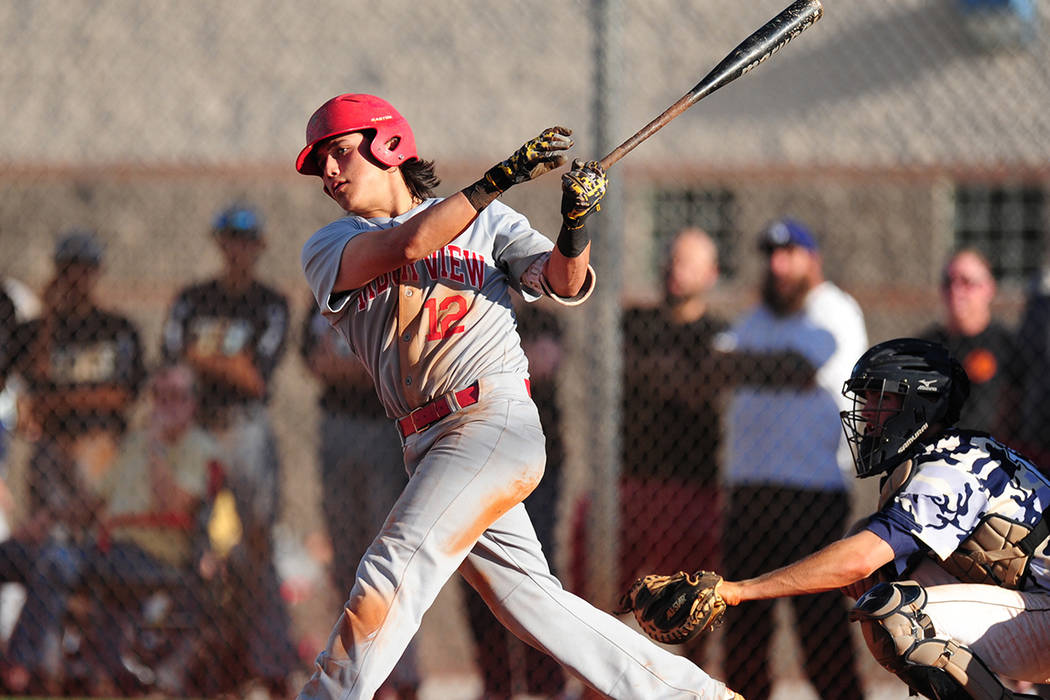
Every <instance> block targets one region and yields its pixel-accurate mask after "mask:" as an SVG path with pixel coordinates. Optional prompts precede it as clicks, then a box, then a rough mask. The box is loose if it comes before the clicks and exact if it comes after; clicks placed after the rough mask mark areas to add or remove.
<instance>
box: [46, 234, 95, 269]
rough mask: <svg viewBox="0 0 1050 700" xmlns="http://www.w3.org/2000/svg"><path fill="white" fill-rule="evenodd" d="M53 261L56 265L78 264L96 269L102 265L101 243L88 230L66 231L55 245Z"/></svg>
mask: <svg viewBox="0 0 1050 700" xmlns="http://www.w3.org/2000/svg"><path fill="white" fill-rule="evenodd" d="M53 260H54V262H55V264H56V265H69V264H73V263H80V264H82V265H91V266H94V267H98V266H99V265H101V264H102V243H100V242H99V240H98V236H97V235H96V234H95V232H94V231H91V230H89V229H72V230H69V231H66V232H65V233H63V234H62V235H61V236H59V237H58V241H57V242H56V243H55V254H54V257H53Z"/></svg>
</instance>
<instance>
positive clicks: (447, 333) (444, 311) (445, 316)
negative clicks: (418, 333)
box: [423, 294, 467, 340]
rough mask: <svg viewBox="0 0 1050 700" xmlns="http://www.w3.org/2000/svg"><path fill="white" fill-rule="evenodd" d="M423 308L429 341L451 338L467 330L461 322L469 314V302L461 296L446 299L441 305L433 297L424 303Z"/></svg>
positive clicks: (456, 295) (455, 295)
mask: <svg viewBox="0 0 1050 700" xmlns="http://www.w3.org/2000/svg"><path fill="white" fill-rule="evenodd" d="M423 308H424V310H425V311H426V315H427V340H442V339H444V338H451V337H452V336H453V335H455V334H456V333H462V332H463V331H464V330H466V326H463V325H461V324H460V323H459V320H460V319H461V318H463V317H464V316H465V315H466V313H467V300H466V299H464V298H463V297H462V296H460V295H459V294H454V295H452V296H448V297H445V298H444V299H442V300H441V303H438V300H437V299H434V298H433V297H431V298H430V299H427V300H426V301H425V302H424V303H423Z"/></svg>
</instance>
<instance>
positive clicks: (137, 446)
mask: <svg viewBox="0 0 1050 700" xmlns="http://www.w3.org/2000/svg"><path fill="white" fill-rule="evenodd" d="M151 397H152V401H151V410H150V413H149V416H148V420H147V423H146V425H145V426H143V427H140V428H138V429H136V430H132V431H131V432H129V433H128V435H127V436H126V437H125V438H124V440H123V442H122V444H121V449H120V453H119V456H118V457H117V460H116V463H115V464H114V465H113V468H112V469H111V470H110V471H109V472H108V473H107V474H106V475H105V477H104V478H103V479H102V480H101V482H100V483H99V484H97V486H96V487H95V488H94V489H93V491H94V495H95V498H93V499H92V503H93V504H94V505H95V507H96V509H97V513H96V515H97V519H98V522H99V524H100V531H99V533H98V536H97V538H96V539H93V540H90V541H85V542H83V543H82V544H81V545H80V546H78V547H75V548H70V547H65V546H59V545H56V546H49V547H44V548H42V549H41V550H40V552H39V554H38V558H37V561H36V565H35V567H34V568H33V572H32V574H31V576H30V577H29V597H28V599H27V602H26V606H25V608H24V609H23V613H22V616H21V618H20V619H19V624H18V626H17V627H16V632H15V638H16V639H17V638H19V636H18V634H19V630H21V629H24V628H26V627H27V626H28V627H33V628H35V627H37V626H38V624H39V621H40V620H47V621H50V622H51V623H54V622H56V621H59V622H60V621H61V620H62V618H63V615H66V614H73V615H74V616H76V617H77V618H78V619H76V623H77V624H76V625H75V627H76V634H74V635H70V634H67V635H64V636H63V639H62V647H63V649H62V651H63V660H64V661H65V662H66V663H63V664H62V668H61V670H60V671H59V673H58V675H59V676H60V677H61V679H62V681H63V683H64V685H65V688H66V689H70V688H72V687H75V688H77V689H79V690H80V691H81V692H98V691H100V690H102V689H109V690H110V691H112V690H116V689H120V690H122V691H124V692H131V691H133V690H136V689H138V687H139V686H138V683H139V682H141V681H142V677H143V676H142V671H141V669H140V667H138V666H136V665H133V664H132V663H131V662H130V660H129V658H128V655H127V654H128V652H129V649H127V648H126V647H125V645H124V644H123V641H124V640H123V639H122V630H123V629H131V628H134V626H135V625H134V622H135V621H136V613H137V611H138V609H139V606H140V605H142V603H143V600H144V598H145V596H146V595H148V594H150V593H157V592H162V593H163V594H165V595H166V596H168V599H169V600H170V599H174V604H175V605H177V607H178V610H179V612H180V614H190V615H193V614H194V613H195V614H196V617H195V619H197V620H200V609H201V608H200V605H201V601H203V600H204V598H205V596H204V594H203V593H202V591H201V590H200V587H199V586H195V585H194V582H195V581H196V577H197V573H196V571H197V566H198V562H200V561H201V558H202V556H203V553H204V551H205V549H204V546H203V539H204V538H203V536H198V537H196V538H195V537H194V534H195V533H196V534H197V535H201V533H203V527H202V523H201V520H200V518H201V510H202V506H203V505H204V503H205V498H206V496H207V493H208V486H209V481H210V480H211V478H212V474H211V470H213V469H215V468H216V466H217V464H218V462H217V458H218V446H217V445H216V444H215V442H214V441H213V440H212V439H211V437H210V436H209V435H208V434H207V433H205V432H204V431H203V430H201V429H200V428H199V427H197V426H196V425H195V423H194V421H193V418H194V410H195V407H196V402H195V388H194V377H193V373H192V370H190V369H189V368H188V367H186V366H171V367H166V368H163V369H161V370H160V371H159V372H158V373H157V374H156V375H155V376H154V378H153V381H152V384H151ZM74 594H84V595H86V600H78V602H79V603H80V605H67V601H69V600H70V596H71V595H74ZM92 601H102V602H103V604H104V607H98V606H95V605H92ZM73 610H76V611H77V612H76V613H73V612H71V611H73ZM49 633H50V631H47V630H45V631H44V634H49ZM26 634H28V635H30V636H33V635H37V636H39V635H40V631H39V630H36V629H33V630H32V631H27V632H26ZM181 636H182V639H181V640H180V643H181V644H182V645H183V649H184V652H185V653H184V655H183V656H182V657H181V658H177V659H171V660H170V662H171V665H170V666H169V667H167V668H164V669H161V668H157V669H150V673H151V674H157V673H158V672H159V673H162V675H163V677H164V683H163V686H164V687H163V688H162V689H163V690H166V691H168V692H176V691H182V690H184V687H183V685H182V683H181V676H180V674H181V672H182V670H183V666H184V664H185V662H186V660H187V658H188V656H189V652H190V651H191V650H192V648H193V645H194V643H195V642H196V640H197V639H198V638H199V635H194V634H182V635H181ZM89 640H90V641H89ZM136 676H137V678H136ZM74 683H75V684H76V685H74Z"/></svg>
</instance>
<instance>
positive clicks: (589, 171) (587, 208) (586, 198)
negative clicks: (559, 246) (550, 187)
mask: <svg viewBox="0 0 1050 700" xmlns="http://www.w3.org/2000/svg"><path fill="white" fill-rule="evenodd" d="M608 184H609V181H608V177H607V176H606V174H605V169H604V168H602V166H601V164H600V163H598V161H596V160H590V161H587V162H586V163H585V162H583V161H581V160H574V161H573V162H572V169H571V170H570V171H569V172H567V173H565V174H564V175H562V176H561V192H562V196H561V216H562V222H563V224H564V226H565V228H566V229H568V230H570V231H574V230H576V229H578V228H581V227H582V226H583V224H584V220H585V219H586V218H587V217H588V216H590V215H591V213H592V212H596V211H601V204H600V202H601V201H602V198H603V197H604V196H605V190H606V188H607V187H608Z"/></svg>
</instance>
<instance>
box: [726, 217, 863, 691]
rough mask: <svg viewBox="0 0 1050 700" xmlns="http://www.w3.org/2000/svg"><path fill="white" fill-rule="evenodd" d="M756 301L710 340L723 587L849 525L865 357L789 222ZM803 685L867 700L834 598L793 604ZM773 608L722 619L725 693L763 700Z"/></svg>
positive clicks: (834, 291) (815, 258)
mask: <svg viewBox="0 0 1050 700" xmlns="http://www.w3.org/2000/svg"><path fill="white" fill-rule="evenodd" d="M758 249H759V251H760V252H761V254H762V255H763V256H764V257H765V263H766V264H765V272H764V276H763V280H762V301H761V303H760V304H758V305H757V306H756V307H755V308H753V309H752V310H750V311H749V312H747V313H746V314H745V315H744V316H743V317H742V318H741V319H740V320H738V321H737V322H736V323H735V324H734V325H733V327H732V329H731V330H730V331H729V332H727V333H725V334H723V335H722V336H720V337H719V338H718V339H717V340H716V346H717V347H718V348H719V349H721V350H723V351H724V352H725V360H726V366H727V371H726V375H725V376H726V377H727V379H728V380H729V381H731V382H733V383H734V387H733V392H732V396H731V399H730V402H729V406H728V413H727V416H728V419H727V426H726V427H727V431H728V434H727V436H726V443H725V444H726V447H727V449H726V455H725V460H726V463H725V467H724V470H723V472H724V473H723V481H724V483H725V486H726V487H727V492H728V496H729V510H728V516H727V519H726V524H727V526H726V528H725V531H724V534H723V542H722V552H723V557H724V567H725V571H726V573H725V575H726V578H727V579H732V580H738V579H743V578H750V577H752V576H756V575H758V574H760V573H762V572H764V571H768V570H770V569H773V568H777V567H780V566H783V565H785V564H788V563H790V562H792V561H795V560H796V559H799V558H801V557H802V556H804V555H806V554H809V553H811V552H814V551H816V550H817V549H819V548H821V547H822V546H824V545H825V544H827V543H829V542H831V541H832V540H834V539H836V538H838V537H839V536H840V535H841V534H842V532H843V529H844V528H845V526H846V523H847V519H848V517H849V505H850V504H849V491H848V489H849V484H850V482H851V481H852V480H851V479H850V478H848V477H849V475H851V474H852V461H851V457H850V452H849V448H848V446H847V445H846V443H845V440H844V439H843V435H842V429H841V423H840V421H839V411H840V410H843V409H845V408H847V407H846V406H844V405H840V403H842V401H843V400H844V399H843V397H842V394H841V389H842V384H843V382H844V381H845V380H846V379H847V378H848V377H849V375H850V370H851V368H852V365H853V361H854V360H855V359H856V358H857V357H859V356H860V354H861V353H862V352H863V351H864V350H865V349H866V348H867V346H868V339H867V334H866V332H865V328H864V318H863V316H862V314H861V310H860V307H859V306H858V305H857V303H856V301H854V300H853V298H852V297H850V296H849V295H848V294H846V293H845V292H843V291H842V290H841V289H839V288H838V287H836V286H835V285H834V284H832V283H831V282H829V281H827V280H825V279H824V274H823V263H822V258H821V255H820V249H819V247H818V245H817V241H816V238H815V237H814V236H813V233H812V232H811V231H810V230H809V229H808V228H806V226H805V225H803V224H802V223H800V222H798V221H796V220H794V219H787V218H783V219H778V220H775V221H773V222H771V223H770V224H768V225H767V226H766V227H765V228H764V229H763V230H762V232H761V234H760V236H759V241H758ZM790 600H791V603H792V605H793V607H794V610H795V625H796V630H797V634H798V637H799V640H800V642H801V647H802V650H803V660H804V669H805V672H806V675H807V676H808V677H809V679H810V681H811V682H812V683H813V685H814V686H815V687H816V689H817V693H818V695H819V696H820V697H821V698H824V699H825V700H829V699H836V698H840V699H842V700H846V699H848V698H859V697H862V696H863V693H862V690H861V687H860V683H859V680H858V678H857V674H856V670H855V664H854V655H853V647H852V644H851V640H850V632H849V625H848V622H847V618H846V607H845V605H844V602H843V599H842V596H841V595H840V594H839V593H837V592H834V591H833V592H830V593H824V594H818V595H809V596H800V597H797V598H791V599H790ZM772 606H773V603H772V601H764V600H763V601H756V602H751V603H745V604H742V605H740V606H738V607H734V608H731V609H730V610H728V611H727V614H726V638H725V643H726V649H727V650H730V653H728V654H727V658H726V667H725V672H726V676H727V683H728V684H729V685H730V686H731V687H733V688H736V689H738V692H740V693H741V694H742V695H743V696H744V697H746V698H748V700H761V699H763V698H768V697H769V696H770V693H771V686H772V679H771V677H770V674H769V668H768V665H769V664H768V656H769V645H770V641H771V640H772V637H773V609H772Z"/></svg>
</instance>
